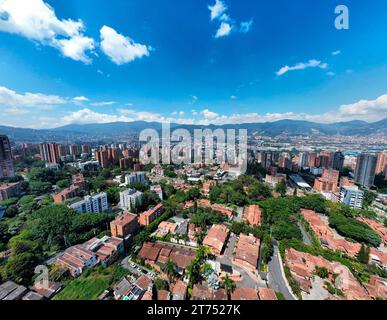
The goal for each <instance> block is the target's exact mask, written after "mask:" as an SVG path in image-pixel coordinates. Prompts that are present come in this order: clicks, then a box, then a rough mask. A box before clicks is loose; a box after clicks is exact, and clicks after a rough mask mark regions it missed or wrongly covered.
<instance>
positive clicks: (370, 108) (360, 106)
mask: <svg viewBox="0 0 387 320" xmlns="http://www.w3.org/2000/svg"><path fill="white" fill-rule="evenodd" d="M339 110H340V114H342V115H348V116H367V117H371V118H374V117H375V118H376V119H377V118H378V117H379V119H382V118H384V117H386V116H387V94H384V95H381V96H380V97H378V98H376V99H375V100H360V101H358V102H355V103H352V104H347V105H342V106H341V107H340V108H339Z"/></svg>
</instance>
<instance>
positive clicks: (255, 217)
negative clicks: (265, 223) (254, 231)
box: [243, 204, 262, 226]
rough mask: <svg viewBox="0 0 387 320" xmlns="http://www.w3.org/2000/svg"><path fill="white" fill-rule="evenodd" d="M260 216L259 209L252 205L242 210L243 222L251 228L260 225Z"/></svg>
mask: <svg viewBox="0 0 387 320" xmlns="http://www.w3.org/2000/svg"><path fill="white" fill-rule="evenodd" d="M261 214H262V212H261V208H260V207H259V206H258V205H256V204H254V205H251V206H248V207H246V208H245V209H244V211H243V220H244V221H246V222H248V223H249V224H250V225H252V226H259V225H261Z"/></svg>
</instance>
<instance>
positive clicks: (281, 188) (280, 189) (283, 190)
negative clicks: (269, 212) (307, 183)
mask: <svg viewBox="0 0 387 320" xmlns="http://www.w3.org/2000/svg"><path fill="white" fill-rule="evenodd" d="M275 191H276V192H278V193H279V194H280V195H281V196H282V197H285V196H286V191H287V186H286V182H285V181H283V180H282V181H280V182H279V183H278V184H277V186H276V187H275Z"/></svg>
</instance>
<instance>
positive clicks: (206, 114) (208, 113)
mask: <svg viewBox="0 0 387 320" xmlns="http://www.w3.org/2000/svg"><path fill="white" fill-rule="evenodd" d="M200 114H201V115H203V117H204V118H205V119H215V118H217V117H219V114H217V113H215V112H212V111H210V110H208V109H205V110H203V111H202V112H200Z"/></svg>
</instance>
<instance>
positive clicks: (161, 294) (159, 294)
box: [157, 290, 171, 301]
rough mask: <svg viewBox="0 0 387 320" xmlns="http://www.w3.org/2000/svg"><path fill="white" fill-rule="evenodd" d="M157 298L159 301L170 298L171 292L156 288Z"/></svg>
mask: <svg viewBox="0 0 387 320" xmlns="http://www.w3.org/2000/svg"><path fill="white" fill-rule="evenodd" d="M157 300H159V301H167V300H171V293H170V292H169V291H167V290H158V291H157Z"/></svg>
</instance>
